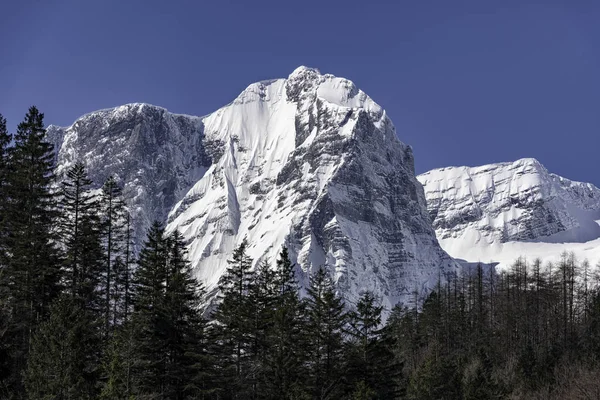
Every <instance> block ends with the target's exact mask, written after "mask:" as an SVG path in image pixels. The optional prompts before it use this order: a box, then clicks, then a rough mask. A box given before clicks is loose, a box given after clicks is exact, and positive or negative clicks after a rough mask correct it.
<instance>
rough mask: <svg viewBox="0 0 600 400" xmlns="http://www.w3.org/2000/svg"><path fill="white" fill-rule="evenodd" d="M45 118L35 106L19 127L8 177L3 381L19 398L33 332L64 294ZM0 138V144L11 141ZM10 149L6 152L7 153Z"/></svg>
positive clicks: (4, 269)
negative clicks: (5, 363)
mask: <svg viewBox="0 0 600 400" xmlns="http://www.w3.org/2000/svg"><path fill="white" fill-rule="evenodd" d="M43 119H44V115H43V114H42V113H40V112H39V111H38V109H37V108H35V107H31V108H30V109H29V111H28V113H27V115H26V116H25V119H24V121H23V122H21V123H20V124H19V125H18V127H17V133H16V135H15V138H14V139H15V141H14V146H13V147H12V148H10V150H9V159H8V164H7V169H8V170H9V171H10V173H9V174H8V175H6V176H5V178H6V181H5V182H4V184H5V192H4V193H5V194H4V196H5V199H4V200H5V201H4V211H3V219H4V220H3V221H2V229H3V230H4V234H3V235H2V243H1V244H2V258H3V261H2V262H3V267H2V269H3V272H2V280H1V282H0V283H1V284H2V286H3V293H4V294H5V295H7V297H8V298H7V299H4V301H5V302H7V303H8V307H7V308H8V309H9V310H10V315H9V317H8V318H9V321H10V322H9V325H8V328H7V331H6V333H5V334H4V337H3V341H4V343H5V345H6V347H7V348H8V349H9V351H8V352H9V355H8V358H9V361H8V363H9V364H10V367H9V370H10V376H8V377H0V379H2V380H3V381H4V383H2V384H0V386H3V387H6V388H9V389H7V390H10V391H12V392H13V393H23V386H22V383H21V375H22V372H23V370H24V368H25V365H26V360H27V356H28V353H29V348H30V342H31V339H32V333H33V332H34V331H35V330H36V327H37V326H38V325H39V324H40V323H41V322H42V321H43V320H44V319H45V318H46V317H47V316H48V312H49V307H50V303H51V302H52V300H53V299H54V298H55V297H56V296H57V295H58V293H59V286H58V282H59V280H60V261H59V254H58V252H57V250H56V247H55V243H56V240H55V234H54V224H55V222H56V211H55V201H54V200H55V198H54V194H53V193H52V191H51V189H50V186H51V184H52V182H53V180H54V175H53V160H54V154H53V149H52V145H51V144H49V143H47V142H46V141H45V137H44V136H45V129H44V122H43ZM6 140H7V137H6V136H5V135H3V134H2V135H0V141H4V142H5V141H6ZM3 149H4V148H3ZM4 160H5V159H4Z"/></svg>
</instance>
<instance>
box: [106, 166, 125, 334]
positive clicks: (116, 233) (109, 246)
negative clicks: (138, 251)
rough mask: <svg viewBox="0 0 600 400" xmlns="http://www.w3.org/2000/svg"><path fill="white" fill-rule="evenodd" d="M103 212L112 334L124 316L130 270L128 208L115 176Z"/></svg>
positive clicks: (109, 181)
mask: <svg viewBox="0 0 600 400" xmlns="http://www.w3.org/2000/svg"><path fill="white" fill-rule="evenodd" d="M100 208H101V215H102V242H103V244H104V248H105V253H106V261H105V267H104V274H103V275H104V277H103V278H104V294H105V301H104V304H105V310H104V331H105V333H106V334H109V332H110V331H111V326H112V325H116V324H117V322H118V320H121V319H122V318H123V316H122V315H119V314H120V311H121V308H122V307H123V305H122V304H121V303H122V302H124V299H123V298H122V297H124V288H123V287H122V286H123V285H124V283H125V281H126V280H127V277H126V276H125V275H126V274H128V271H127V270H126V269H125V263H124V262H123V257H122V255H123V252H124V251H126V250H127V244H126V243H124V242H125V240H126V237H127V232H125V229H126V223H127V218H126V214H127V210H126V209H125V203H124V200H123V197H122V193H121V188H120V187H119V185H118V183H117V181H116V180H115V178H114V177H112V176H111V177H109V178H108V179H107V180H106V182H104V185H103V186H102V195H101V197H100Z"/></svg>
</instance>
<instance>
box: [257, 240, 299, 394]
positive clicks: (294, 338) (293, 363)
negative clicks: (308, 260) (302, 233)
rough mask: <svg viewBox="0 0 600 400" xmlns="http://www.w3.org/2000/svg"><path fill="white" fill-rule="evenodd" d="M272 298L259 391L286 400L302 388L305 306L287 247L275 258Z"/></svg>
mask: <svg viewBox="0 0 600 400" xmlns="http://www.w3.org/2000/svg"><path fill="white" fill-rule="evenodd" d="M274 284H275V289H276V293H275V298H274V304H273V307H272V310H270V311H271V318H270V319H271V324H270V327H269V331H268V340H267V342H268V344H267V349H266V354H265V357H264V375H265V378H266V379H265V381H264V385H263V390H262V391H261V392H262V393H263V394H264V396H266V397H267V398H273V399H285V398H289V396H290V393H292V392H294V393H298V392H299V391H300V390H301V389H304V388H303V385H304V382H303V377H304V376H305V375H306V374H305V373H304V371H303V366H304V357H303V355H304V354H303V353H304V346H303V344H304V340H303V339H304V338H303V326H304V322H305V321H304V306H303V303H302V302H301V300H300V297H299V287H298V283H297V281H296V278H295V273H294V264H292V262H291V260H290V258H289V254H288V250H287V248H285V247H284V248H283V249H282V251H281V253H280V255H279V258H278V260H277V267H276V270H275V276H274Z"/></svg>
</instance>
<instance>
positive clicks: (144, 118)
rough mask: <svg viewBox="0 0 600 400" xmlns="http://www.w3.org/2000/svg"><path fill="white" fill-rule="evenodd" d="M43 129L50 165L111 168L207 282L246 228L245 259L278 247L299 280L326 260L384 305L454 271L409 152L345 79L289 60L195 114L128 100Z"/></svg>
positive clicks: (341, 282) (141, 211)
mask: <svg viewBox="0 0 600 400" xmlns="http://www.w3.org/2000/svg"><path fill="white" fill-rule="evenodd" d="M48 132H49V137H50V138H51V140H52V141H53V142H54V143H55V144H56V145H57V149H58V153H57V161H58V167H57V172H58V173H64V171H65V170H66V169H67V168H68V167H69V166H70V165H72V163H73V162H75V161H76V160H78V161H82V162H84V163H85V164H86V165H87V167H88V169H89V171H90V176H91V178H92V179H93V180H94V181H95V182H96V184H98V185H99V184H100V183H101V181H102V180H103V179H104V178H105V177H106V176H108V175H110V174H112V175H115V176H117V177H118V179H119V180H120V181H121V182H122V183H123V185H124V186H125V194H126V196H127V197H128V199H129V201H130V204H131V207H132V209H133V212H134V216H135V217H136V218H137V219H138V225H137V234H138V236H140V237H141V235H142V233H143V230H144V229H145V228H146V227H147V226H148V224H149V223H150V221H151V220H153V219H159V220H163V221H165V222H166V223H167V224H168V225H167V229H168V230H175V229H178V230H179V231H180V232H181V233H182V234H183V236H184V238H185V240H186V242H187V244H188V250H189V257H190V259H191V261H192V263H193V265H194V267H195V271H196V274H197V276H198V277H199V278H200V279H201V280H202V281H203V282H204V283H205V284H206V286H207V287H208V289H209V290H211V289H215V288H216V285H217V283H218V280H219V277H220V276H221V275H222V274H223V272H224V271H225V268H226V267H227V259H228V258H230V256H231V252H232V250H233V249H234V248H235V247H236V246H237V245H239V243H240V242H241V241H242V240H243V239H244V238H247V239H248V240H249V242H250V243H251V246H250V250H249V252H250V255H251V256H252V257H253V258H254V260H255V263H257V262H259V261H260V260H264V259H269V260H272V261H273V260H274V259H275V258H276V256H277V254H278V253H279V251H280V249H281V246H284V245H285V246H287V247H288V248H289V250H290V255H291V256H292V258H293V261H295V262H296V263H297V264H298V271H297V272H298V277H299V280H300V282H301V283H302V284H306V283H307V277H308V275H309V274H310V273H311V272H313V271H314V270H315V269H317V268H319V267H320V266H324V267H325V268H327V269H328V270H329V272H330V273H331V275H332V276H333V277H334V278H335V281H336V282H337V285H338V288H339V290H340V291H341V292H342V293H343V294H344V295H345V296H346V297H347V298H348V299H349V300H350V301H352V300H355V299H356V298H357V297H358V296H359V294H360V293H361V292H362V291H364V290H373V291H374V292H375V293H376V294H377V295H378V296H380V297H381V299H382V300H383V302H384V305H385V306H386V307H388V308H389V307H391V306H393V305H394V304H395V303H396V302H398V301H408V300H409V299H410V298H412V297H413V296H414V292H415V290H417V291H420V292H424V291H425V290H426V289H427V288H431V287H433V286H434V285H435V283H436V282H437V280H438V279H440V277H443V275H444V274H446V273H448V272H453V271H455V269H456V268H457V264H456V263H455V262H454V261H453V260H452V259H451V258H450V257H449V256H448V255H447V254H446V253H445V252H444V251H443V250H442V249H441V248H440V247H439V245H438V243H437V240H436V237H435V233H434V230H433V228H432V226H431V222H430V220H429V216H428V214H427V210H426V203H425V197H424V193H423V190H422V187H421V185H420V184H419V182H418V181H417V179H416V178H415V172H414V160H413V153H412V150H411V148H410V147H408V146H406V145H405V144H403V143H402V142H400V141H399V140H398V138H397V135H396V131H395V128H394V126H393V124H392V122H391V121H390V119H389V118H388V117H387V115H386V113H385V111H384V110H383V109H382V108H381V107H380V106H379V105H377V104H376V103H375V102H374V101H373V100H372V99H371V98H370V97H369V96H367V95H366V94H365V93H364V92H362V91H361V90H359V89H358V88H357V87H356V85H354V83H352V82H351V81H349V80H347V79H344V78H338V77H335V76H333V75H323V74H321V73H319V71H317V70H316V69H311V68H307V67H299V68H297V69H296V70H295V71H294V72H293V73H292V74H291V75H290V76H289V77H288V78H287V79H277V80H270V81H263V82H258V83H254V84H252V85H250V86H248V87H247V88H246V89H245V90H244V91H243V92H242V93H241V94H240V95H239V96H238V97H237V98H236V99H235V100H234V101H233V102H232V103H230V104H229V105H227V106H225V107H223V108H221V109H219V110H217V111H215V112H214V113H212V114H210V115H208V116H206V117H202V118H198V117H191V116H183V115H176V114H171V113H169V112H167V111H166V110H164V109H162V108H159V107H154V106H149V105H142V104H133V105H126V106H122V107H117V108H115V109H110V110H103V111H98V112H95V113H91V114H88V115H86V116H84V117H82V118H80V119H79V120H77V121H76V122H75V123H74V124H73V125H72V126H70V127H68V128H58V127H50V128H49V130H48Z"/></svg>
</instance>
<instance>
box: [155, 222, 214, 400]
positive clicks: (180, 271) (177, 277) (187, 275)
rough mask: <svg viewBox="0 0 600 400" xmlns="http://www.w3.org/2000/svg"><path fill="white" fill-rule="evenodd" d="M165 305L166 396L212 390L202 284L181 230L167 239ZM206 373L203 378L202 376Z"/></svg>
mask: <svg viewBox="0 0 600 400" xmlns="http://www.w3.org/2000/svg"><path fill="white" fill-rule="evenodd" d="M167 247H168V265H167V268H168V269H167V284H166V292H165V294H166V298H165V309H166V311H167V316H168V324H169V325H168V332H167V344H166V347H167V349H168V364H167V369H166V386H167V389H166V390H165V394H166V398H169V399H174V400H179V399H184V398H188V397H187V396H188V395H189V396H201V395H203V394H205V393H206V392H208V391H209V389H210V382H209V381H208V379H207V376H208V375H207V372H208V370H209V368H210V365H209V362H208V357H207V351H206V349H205V343H204V340H205V338H204V337H205V334H204V331H205V324H204V320H203V318H202V316H201V314H200V300H201V298H202V296H203V295H204V288H203V286H202V285H201V284H200V283H198V281H196V279H195V278H194V277H193V275H192V269H191V265H190V263H189V261H188V260H187V258H186V251H185V244H184V243H183V239H182V236H181V234H180V233H179V232H177V231H175V232H174V233H173V234H172V235H171V236H170V237H169V238H168V239H167ZM202 376H204V379H202Z"/></svg>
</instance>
